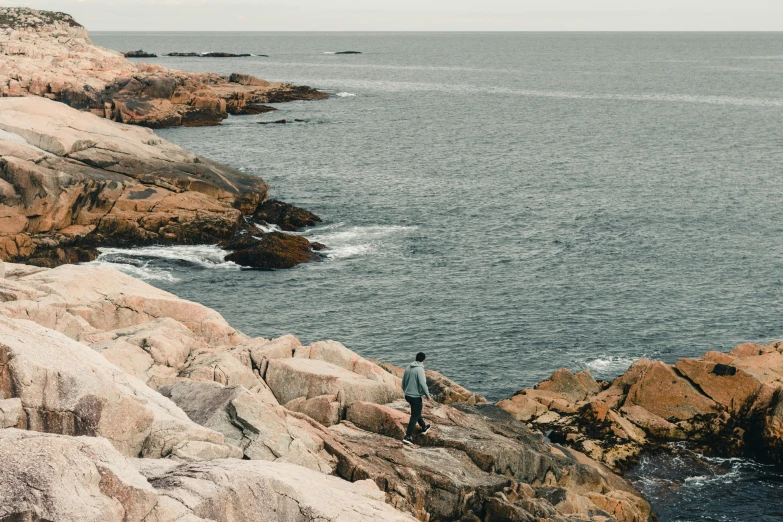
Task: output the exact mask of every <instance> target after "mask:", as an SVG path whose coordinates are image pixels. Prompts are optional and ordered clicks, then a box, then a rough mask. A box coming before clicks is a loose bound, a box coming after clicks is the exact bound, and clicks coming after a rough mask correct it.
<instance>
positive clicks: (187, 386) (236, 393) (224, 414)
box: [160, 380, 334, 473]
mask: <svg viewBox="0 0 783 522" xmlns="http://www.w3.org/2000/svg"><path fill="white" fill-rule="evenodd" d="M160 392H161V393H162V394H163V395H164V396H166V397H169V398H170V399H171V400H173V401H174V402H175V403H176V404H177V406H179V407H180V408H182V409H183V410H184V411H185V413H187V414H188V416H189V417H190V418H191V420H193V421H194V422H196V423H198V424H200V425H202V426H204V427H207V428H210V429H213V430H215V431H217V432H219V433H222V434H223V436H224V437H225V440H226V442H227V443H229V444H233V445H235V446H237V447H238V448H241V450H242V452H243V454H244V456H245V458H247V459H251V460H259V459H260V460H271V461H281V462H291V463H293V464H299V465H301V466H304V467H307V468H310V469H314V470H315V471H321V472H323V473H331V472H332V471H333V469H334V465H333V462H332V458H331V457H330V456H329V455H328V454H327V453H326V452H325V451H324V447H323V442H322V440H321V439H320V437H319V435H318V433H317V432H313V431H312V430H311V429H310V426H309V425H308V424H306V423H302V422H301V420H299V419H297V418H295V417H289V415H288V414H287V412H286V410H285V409H284V408H282V407H280V406H279V405H278V404H270V403H269V402H268V401H265V400H263V398H262V397H260V396H258V395H257V394H255V393H252V392H250V391H248V390H247V389H245V388H244V387H242V386H228V387H223V386H221V385H219V384H216V383H213V382H193V381H188V380H183V381H179V382H176V383H174V384H172V385H168V386H164V387H163V388H161V390H160Z"/></svg>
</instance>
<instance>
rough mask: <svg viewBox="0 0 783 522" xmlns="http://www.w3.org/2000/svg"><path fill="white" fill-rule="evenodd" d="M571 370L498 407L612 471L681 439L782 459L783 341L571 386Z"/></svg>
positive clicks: (642, 363)
mask: <svg viewBox="0 0 783 522" xmlns="http://www.w3.org/2000/svg"><path fill="white" fill-rule="evenodd" d="M579 375H580V374H576V375H571V374H570V372H567V371H564V370H561V371H558V372H556V373H555V375H553V377H552V378H550V379H548V380H546V381H544V382H543V383H541V384H540V385H539V386H537V387H536V389H534V390H530V389H528V390H520V391H519V392H517V393H516V394H515V395H514V396H513V397H511V398H508V399H504V400H502V401H499V402H498V403H497V405H498V406H499V407H500V408H503V409H504V410H506V411H508V412H509V413H510V414H511V415H513V416H514V417H515V418H516V419H519V420H524V421H529V422H531V424H530V426H536V427H537V428H538V429H540V430H542V431H547V432H548V433H549V437H550V438H551V440H553V441H556V442H559V443H562V444H566V445H568V446H570V447H574V448H577V449H579V450H580V451H584V452H585V453H587V454H588V455H590V456H591V457H593V458H595V459H597V460H600V461H601V462H603V463H605V464H607V465H608V466H610V467H611V468H613V469H615V470H622V469H625V468H627V467H628V466H629V465H631V464H633V463H634V462H635V461H636V459H637V458H638V456H639V454H640V453H641V452H642V451H643V450H646V449H663V450H666V449H667V448H668V446H666V445H665V443H667V442H671V441H680V440H688V441H690V442H692V443H694V444H697V445H698V447H699V448H700V450H701V451H705V452H708V453H712V454H717V455H722V456H736V455H745V456H747V455H753V456H756V457H758V458H761V459H763V460H766V461H771V462H774V463H780V462H783V459H781V457H780V451H779V449H780V448H782V447H783V442H781V441H783V429H781V426H783V421H782V420H781V418H783V413H781V412H783V407H781V406H780V402H781V401H780V397H781V396H783V342H780V341H776V342H773V343H770V344H768V345H761V344H756V343H743V344H741V345H739V346H737V347H736V348H734V349H733V350H732V351H731V352H730V353H729V354H726V353H722V352H717V351H710V352H707V353H706V354H704V356H702V357H701V359H698V360H696V359H681V360H679V361H678V362H677V363H676V364H674V365H668V364H665V363H662V362H656V361H649V360H645V359H643V360H639V361H636V362H635V363H634V364H632V365H631V367H630V368H629V369H628V370H627V371H626V372H625V373H624V374H623V375H621V376H619V377H617V378H616V379H615V380H614V381H612V383H611V384H610V385H607V384H606V383H603V384H599V383H596V382H595V381H594V380H593V379H592V377H588V376H587V375H586V374H582V381H580V384H579V385H577V383H576V381H577V377H578V376H579ZM552 390H556V392H555V391H552ZM542 407H543V409H542Z"/></svg>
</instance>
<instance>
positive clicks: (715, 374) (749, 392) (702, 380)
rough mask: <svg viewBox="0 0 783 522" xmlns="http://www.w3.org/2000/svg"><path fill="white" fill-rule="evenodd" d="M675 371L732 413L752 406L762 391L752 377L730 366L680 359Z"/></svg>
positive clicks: (759, 384) (758, 383)
mask: <svg viewBox="0 0 783 522" xmlns="http://www.w3.org/2000/svg"><path fill="white" fill-rule="evenodd" d="M675 368H676V369H677V371H679V372H680V373H681V374H682V375H684V376H685V377H687V378H688V379H690V381H691V382H693V383H695V384H696V385H697V386H699V389H700V390H701V391H702V392H703V393H705V394H706V395H707V396H708V397H710V398H711V399H712V400H714V401H715V402H717V403H718V404H721V405H722V406H724V407H725V408H726V409H728V410H729V411H730V412H732V413H738V412H739V411H740V410H741V409H743V408H744V407H745V406H746V405H749V404H748V402H749V401H751V400H753V399H755V397H756V395H758V393H759V391H760V389H761V384H762V383H760V382H759V381H758V380H756V379H755V378H754V377H752V376H751V375H750V374H748V373H747V372H745V371H744V370H741V369H738V368H736V367H734V366H730V365H726V364H721V363H714V362H707V361H697V360H694V359H680V360H679V361H677V364H676V365H675Z"/></svg>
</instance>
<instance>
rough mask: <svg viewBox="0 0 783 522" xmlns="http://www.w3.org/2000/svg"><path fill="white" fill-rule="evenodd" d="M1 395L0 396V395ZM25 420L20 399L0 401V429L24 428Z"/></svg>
mask: <svg viewBox="0 0 783 522" xmlns="http://www.w3.org/2000/svg"><path fill="white" fill-rule="evenodd" d="M0 395H1V394H0ZM25 426H27V419H26V417H25V413H24V410H23V409H22V401H21V400H20V399H0V429H3V428H17V427H18V428H24V427H25Z"/></svg>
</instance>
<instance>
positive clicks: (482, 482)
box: [326, 402, 650, 521]
mask: <svg viewBox="0 0 783 522" xmlns="http://www.w3.org/2000/svg"><path fill="white" fill-rule="evenodd" d="M405 408H406V406H405V403H403V402H397V403H394V404H390V405H378V404H372V403H362V402H354V403H352V404H351V405H350V406H349V408H348V411H347V416H348V420H347V421H343V422H342V423H340V424H338V425H335V426H332V427H331V428H329V430H328V431H329V432H330V433H331V434H332V435H333V436H334V439H335V440H334V441H327V442H326V443H327V446H329V445H330V444H334V445H336V444H337V441H339V446H335V447H331V448H330V451H331V452H332V453H333V454H335V455H336V456H337V458H338V465H337V471H338V473H339V474H340V476H343V477H345V478H348V479H349V480H356V479H359V478H365V477H370V478H372V479H373V480H375V482H376V484H378V485H379V486H380V487H381V488H382V489H384V490H385V491H386V494H387V501H388V502H390V503H391V504H392V505H394V506H397V507H398V508H399V509H405V510H409V511H411V512H413V513H414V514H415V515H416V516H417V517H418V518H419V519H420V520H425V519H426V518H427V517H431V519H432V520H475V519H474V518H472V517H476V516H485V515H486V514H487V513H489V512H490V511H491V512H492V513H494V515H492V516H493V517H497V518H492V520H496V519H499V520H536V519H539V518H540V517H542V516H547V517H548V518H549V519H551V520H559V521H565V520H567V519H568V516H571V515H575V516H577V517H583V518H587V517H588V516H590V515H589V513H592V514H594V515H597V514H599V513H601V512H602V509H601V508H599V507H598V506H597V505H596V504H595V503H594V502H593V501H592V500H590V499H589V497H588V496H587V495H588V494H597V495H604V496H606V495H607V494H609V493H611V492H615V491H616V492H618V495H619V494H621V493H623V492H625V493H628V498H633V499H637V500H638V503H633V506H634V507H633V511H632V512H633V514H634V515H636V516H637V517H638V518H637V519H636V520H639V521H642V520H647V516H648V515H649V513H650V509H649V506H648V505H647V503H646V502H645V501H644V500H643V499H642V498H641V497H640V496H639V495H638V493H635V492H634V490H633V488H632V487H630V485H629V484H627V483H626V482H624V481H623V480H622V479H620V478H619V477H617V476H615V475H613V474H612V473H611V472H609V471H608V470H607V469H606V468H604V467H602V466H601V465H600V464H598V463H596V462H594V461H591V460H590V459H589V458H587V457H586V456H585V455H582V454H578V453H576V452H573V451H571V450H567V449H565V448H563V449H558V448H556V447H553V446H550V445H548V444H546V443H545V442H543V438H538V437H537V436H536V435H534V434H533V433H531V432H530V431H529V430H528V429H527V428H525V426H524V425H523V424H521V423H519V422H517V421H515V420H513V419H512V418H511V417H510V416H508V415H506V414H505V413H504V412H503V411H502V410H500V409H498V408H495V407H493V406H489V405H485V406H482V407H470V406H461V407H460V408H461V409H462V410H463V411H461V410H458V409H455V408H452V407H449V406H437V407H434V408H432V409H429V408H427V409H425V412H424V414H425V417H426V419H427V422H429V423H432V424H433V426H434V427H433V429H432V430H431V431H430V433H429V434H428V435H426V436H417V438H416V442H417V443H418V444H419V445H421V447H420V448H418V449H413V450H410V449H404V448H402V447H401V445H400V444H399V442H397V441H395V440H394V438H398V437H400V436H401V433H402V432H403V430H404V427H405V424H407V418H408V414H407V412H406V411H405ZM360 428H361V429H360ZM392 437H394V438H392ZM531 486H532V487H531ZM553 489H558V490H559V491H560V493H559V495H554V496H552V495H551V494H550V493H551V491H552V490H553ZM560 496H562V497H563V498H565V497H566V496H568V498H569V501H568V502H564V501H562V500H560ZM555 497H557V498H555ZM493 505H494V506H495V507H494V508H492V507H490V506H493ZM493 510H494V511H493ZM503 513H504V514H503ZM501 514H503V515H502V516H501ZM511 514H513V518H503V516H506V517H507V516H511ZM606 515H607V517H608V516H609V515H608V513H607V514H606ZM537 517H538V518H537ZM611 519H612V518H611V517H609V518H608V520H611ZM627 520H633V519H630V518H629V519H627Z"/></svg>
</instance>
